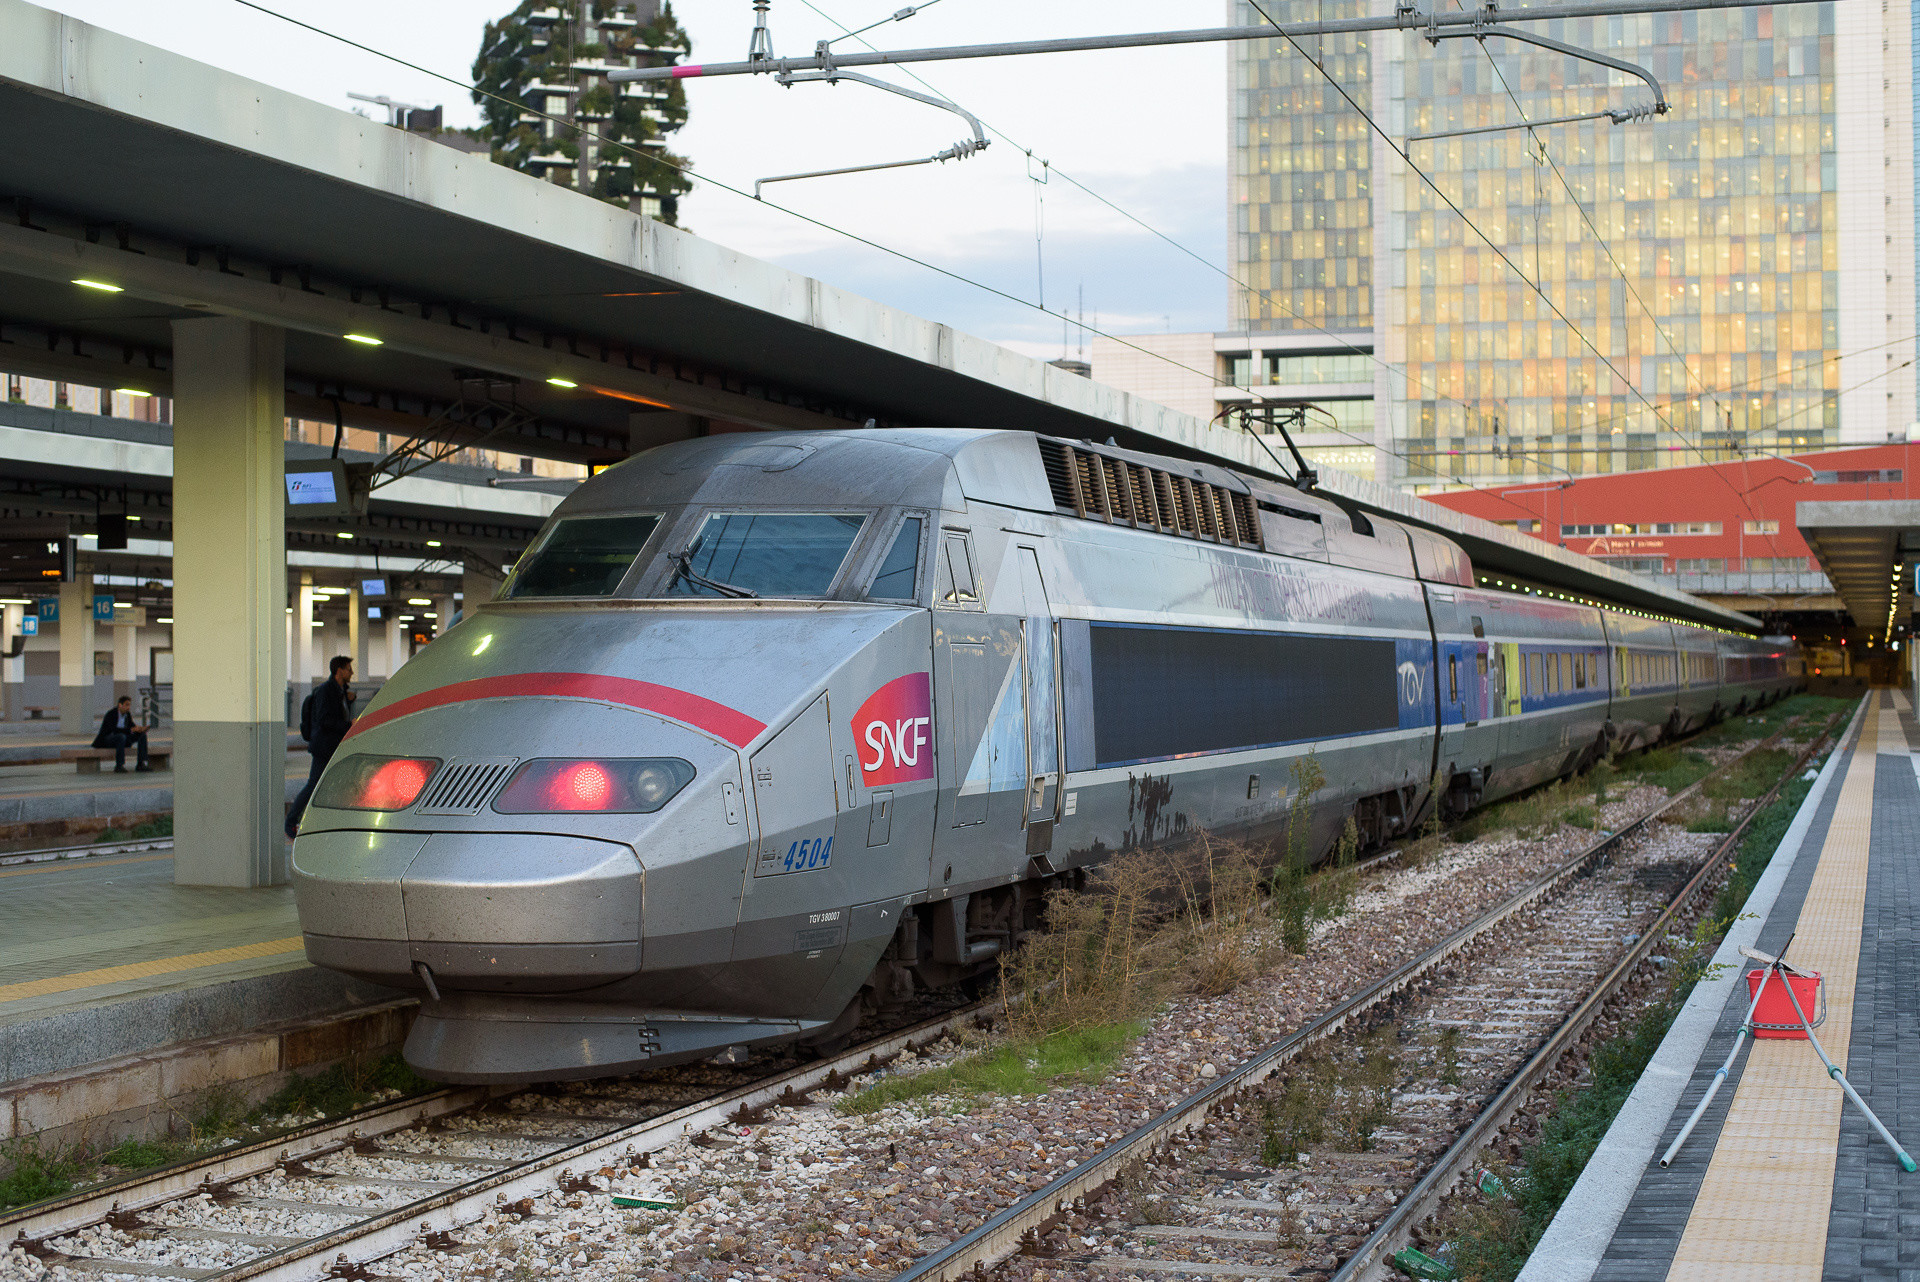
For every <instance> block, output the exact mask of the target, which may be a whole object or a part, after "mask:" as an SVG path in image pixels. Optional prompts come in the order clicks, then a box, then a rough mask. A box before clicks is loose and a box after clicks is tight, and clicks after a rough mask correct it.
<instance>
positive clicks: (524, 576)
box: [506, 513, 660, 600]
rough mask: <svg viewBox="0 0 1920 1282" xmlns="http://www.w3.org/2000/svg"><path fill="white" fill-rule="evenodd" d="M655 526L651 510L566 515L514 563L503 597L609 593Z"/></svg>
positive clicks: (657, 522) (618, 582)
mask: <svg viewBox="0 0 1920 1282" xmlns="http://www.w3.org/2000/svg"><path fill="white" fill-rule="evenodd" d="M659 524H660V518H659V516H657V515H655V514H652V513H648V514H646V515H643V516H571V517H567V518H566V519H564V520H562V521H559V522H557V523H556V524H555V525H554V527H553V529H552V530H550V531H548V533H547V537H546V538H544V539H542V540H541V541H540V544H539V546H537V547H536V548H534V550H533V551H532V552H531V553H529V554H528V555H527V556H526V557H525V558H524V559H522V560H521V562H520V564H519V565H518V566H517V567H515V569H514V572H513V581H512V582H511V583H509V584H507V591H506V595H507V598H508V599H509V600H511V599H513V598H516V597H542V596H612V595H613V593H614V590H615V589H616V588H618V587H619V586H620V580H622V579H624V578H626V577H627V568H628V567H629V566H631V565H632V564H633V561H634V558H635V557H637V556H639V555H640V549H641V548H642V547H644V546H645V545H646V542H647V539H648V537H649V536H651V535H652V533H653V531H654V527H655V526H657V525H659Z"/></svg>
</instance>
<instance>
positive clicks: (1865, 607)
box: [1794, 499, 1920, 644]
mask: <svg viewBox="0 0 1920 1282" xmlns="http://www.w3.org/2000/svg"><path fill="white" fill-rule="evenodd" d="M1794 524H1795V525H1796V526H1798V527H1799V529H1800V536H1801V537H1802V538H1804V539H1805V540H1806V541H1807V546H1808V547H1809V548H1811V549H1813V555H1814V556H1815V557H1816V558H1818V560H1819V562H1820V568H1821V569H1822V570H1825V571H1826V573H1827V578H1828V579H1830V580H1832V582H1833V587H1834V590H1835V591H1836V592H1838V593H1839V594H1840V599H1841V601H1843V602H1845V603H1846V607H1847V613H1849V614H1851V615H1852V616H1853V618H1854V622H1856V623H1858V624H1859V625H1860V626H1861V627H1863V628H1866V629H1868V630H1869V631H1873V632H1879V633H1881V635H1882V643H1883V644H1884V643H1885V642H1889V641H1892V640H1893V638H1894V634H1895V632H1896V630H1897V628H1898V627H1899V625H1900V624H1902V623H1904V622H1906V621H1907V619H1908V618H1909V617H1910V616H1911V615H1912V614H1913V609H1914V585H1913V583H1912V581H1911V580H1910V579H1909V577H1908V576H1909V574H1911V572H1912V570H1911V567H1912V566H1913V565H1914V564H1916V563H1917V562H1920V499H1875V500H1872V501H1869V502H1859V503H1801V504H1799V505H1798V506H1796V507H1795V509H1794Z"/></svg>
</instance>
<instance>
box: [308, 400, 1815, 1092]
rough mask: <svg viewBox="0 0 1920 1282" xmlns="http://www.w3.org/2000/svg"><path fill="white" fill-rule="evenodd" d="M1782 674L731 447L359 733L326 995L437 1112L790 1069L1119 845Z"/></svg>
mask: <svg viewBox="0 0 1920 1282" xmlns="http://www.w3.org/2000/svg"><path fill="white" fill-rule="evenodd" d="M1799 680H1800V670H1799V661H1798V659H1797V657H1796V652H1795V651H1794V650H1793V649H1792V647H1791V646H1790V644H1789V643H1787V642H1786V641H1785V640H1784V639H1762V638H1754V637H1747V636H1738V635H1733V634H1730V633H1725V632H1714V631H1708V630H1703V629H1698V628H1691V627H1685V626H1679V625H1674V624H1668V623H1661V622H1654V621H1651V620H1648V619H1644V618H1639V617H1635V616H1631V615H1627V614H1620V613H1612V612H1609V611H1606V610H1600V609H1593V608H1588V607H1585V606H1576V605H1570V604H1563V603H1559V602H1554V601H1549V600H1545V599H1541V598H1538V597H1532V596H1523V595H1515V594H1510V593H1502V592H1494V591H1487V590H1483V589H1481V588H1479V587H1476V586H1475V578H1474V573H1473V568H1472V566H1471V565H1470V564H1469V563H1468V560H1467V557H1466V556H1465V554H1464V553H1463V552H1462V551H1461V550H1460V549H1459V548H1458V547H1457V546H1456V545H1454V544H1453V543H1451V542H1449V541H1448V540H1446V539H1444V538H1441V537H1439V536H1436V535H1434V534H1431V533H1428V532H1425V531H1422V530H1418V529H1413V528H1408V527H1405V526H1402V525H1398V524H1395V523H1392V522H1389V521H1385V520H1381V519H1378V518H1374V519H1368V518H1367V517H1365V516H1363V515H1361V514H1358V513H1349V512H1347V511H1344V510H1342V509H1341V508H1340V507H1338V506H1336V505H1335V504H1334V503H1332V502H1329V501H1327V500H1325V499H1323V498H1320V497H1317V496H1315V495H1314V494H1311V493H1302V492H1297V491H1296V490H1294V489H1291V488H1288V487H1286V486H1283V485H1276V484H1269V483H1267V482H1264V481H1259V480H1252V479H1249V478H1246V477H1243V476H1240V475H1238V474H1235V473H1233V472H1230V471H1227V470H1224V469H1221V468H1218V467H1212V466H1207V465H1204V464H1198V463H1189V462H1182V461H1177V460H1174V459H1170V458H1162V457H1156V456H1152V455H1146V454H1138V453H1132V452H1129V451H1126V450H1122V449H1116V448H1112V447H1107V446H1098V445H1092V444H1087V443H1084V442H1082V443H1069V442H1065V441H1059V440H1053V439H1049V438H1044V437H1036V436H1034V435H1033V434H1031V433H1024V432H1013V431H949V430H934V429H924V430H900V431H846V432H826V433H812V434H805V435H769V436H745V435H735V436H725V437H710V438H705V439H700V440H693V441H686V442H681V443H679V444H675V445H669V446H663V447H661V448H659V449H656V450H652V451H650V452H648V453H646V454H642V455H639V456H637V457H635V458H633V459H631V460H629V461H627V462H625V463H622V464H621V465H620V466H618V467H615V468H613V469H611V470H610V471H607V472H605V473H602V474H601V475H599V476H597V477H595V478H594V479H592V480H590V481H588V482H586V483H585V484H584V485H582V486H581V487H580V488H579V489H578V490H577V491H576V492H575V493H573V494H572V495H571V496H569V497H568V498H567V500H566V501H565V502H564V503H562V504H561V505H560V507H559V509H558V510H557V511H556V513H555V514H554V516H553V518H552V520H551V521H549V523H548V524H547V526H546V527H545V529H544V530H543V531H542V532H541V534H540V536H539V538H538V539H537V541H536V542H535V543H534V544H533V545H532V546H531V547H530V549H529V550H528V552H527V554H526V555H525V556H524V557H523V558H522V559H521V560H520V562H519V564H518V565H517V566H516V567H515V569H514V571H513V573H512V575H511V577H510V578H509V579H508V581H507V583H506V584H505V585H504V587H503V588H502V589H501V591H500V593H499V594H498V596H497V597H496V599H494V600H493V601H490V602H487V603H485V604H484V605H481V606H479V607H478V608H476V609H473V610H472V611H471V612H470V613H469V614H468V615H467V617H466V618H465V619H464V620H463V621H462V622H461V623H460V624H459V625H458V626H457V627H455V628H453V629H452V630H451V631H449V632H448V633H447V634H446V635H445V636H444V637H442V638H441V639H440V640H437V641H435V642H434V643H433V644H432V645H431V646H429V647H427V648H426V649H425V650H424V651H422V652H421V653H420V654H419V655H418V656H416V657H415V658H414V659H413V660H412V661H411V662H409V663H408V664H407V665H406V666H405V667H404V668H402V669H401V670H400V671H399V672H398V673H397V674H396V675H395V676H394V677H393V679H392V680H390V681H389V682H388V683H387V684H386V686H385V688H384V689H383V690H382V691H381V692H380V695H379V697H378V698H377V699H376V700H374V702H373V704H372V706H371V707H370V708H369V709H368V710H367V711H366V713H365V714H364V715H362V716H361V717H360V719H359V720H358V721H357V722H356V723H355V725H354V727H353V729H352V732H351V734H350V735H349V737H348V738H347V740H346V742H345V743H344V745H343V746H342V748H341V749H340V752H339V753H338V754H337V755H336V756H335V758H334V760H333V762H332V763H331V765H329V767H328V768H327V771H326V773H325V775H324V777H323V778H322V780H321V782H320V786H319V788H318V790H317V793H316V795H315V797H314V799H313V803H312V805H311V808H310V809H309V810H308V811H307V813H306V818H305V821H304V823H303V825H302V827H301V830H300V835H299V838H298V840H297V842H296V843H295V846H294V853H293V864H294V880H295V887H296V891H297V895H298V902H299V909H300V918H301V928H302V930H303V931H304V933H305V941H306V949H307V955H308V957H309V958H310V959H311V960H312V961H313V962H315V963H316V964H318V965H321V966H326V967H331V968H333V969H336V970H339V971H344V972H347V973H349V974H351V975H355V976H360V977H363V978H365V979H368V980H373V981H377V982H379V983H381V984H387V985H393V986H397V987H402V988H410V989H414V990H417V991H420V992H422V993H423V996H424V1000H423V1004H422V1007H421V1011H420V1015H419V1018H418V1020H417V1022H416V1023H415V1024H414V1026H413V1030H412V1033H411V1035H410V1036H409V1038H408V1041H407V1045H406V1055H407V1058H408V1060H409V1061H410V1062H411V1063H412V1064H413V1065H414V1066H415V1067H416V1068H418V1069H419V1070H420V1071H421V1072H423V1073H425V1074H427V1075H428V1076H431V1077H435V1078H440V1079H444V1080H449V1081H459V1082H496V1081H530V1080H559V1079H567V1078H579V1077H589V1076H595V1075H600V1074H607V1073H616V1072H622V1071H627V1070H631V1069H633V1068H635V1067H638V1066H643V1065H658V1064H668V1063H675V1062H683V1061H688V1060H693V1059H699V1058H706V1057H711V1056H714V1055H717V1054H722V1053H726V1052H729V1051H732V1050H734V1048H739V1047H752V1046H756V1045H762V1044H768V1043H774V1042H780V1041H788V1040H799V1041H801V1042H803V1043H807V1044H811V1045H814V1046H829V1045H832V1044H833V1043H834V1042H835V1041H836V1040H839V1039H843V1038H844V1037H845V1036H847V1035H848V1034H849V1033H850V1032H851V1030H852V1029H853V1027H854V1025H855V1024H856V1023H857V1021H858V1018H859V1016H860V1014H861V1012H862V1010H863V1009H866V1008H873V1007H885V1006H888V1005H889V1004H893V1003H898V1002H900V1001H903V1000H904V999H906V998H907V997H909V996H911V995H912V993H913V992H914V991H915V990H916V989H917V988H926V987H938V986H945V985H950V984H953V983H956V982H960V981H962V980H965V979H967V978H968V977H970V976H973V975H976V974H979V973H981V972H982V971H984V970H986V969H988V968H990V967H992V966H993V965H994V962H993V959H994V957H995V956H996V955H997V954H999V953H1000V952H1001V951H1002V950H1003V949H1006V948H1008V947H1011V946H1012V945H1013V944H1014V943H1016V942H1017V941H1018V939H1019V937H1020V936H1021V934H1022V933H1023V932H1025V931H1026V930H1029V929H1032V928H1033V927H1034V926H1035V925H1036V924H1037V923H1038V914H1039V909H1040V896H1041V894H1042V892H1043V891H1045V890H1046V889H1048V888H1049V887H1050V886H1053V885H1058V884H1060V883H1061V882H1062V881H1063V880H1067V881H1069V882H1070V881H1071V879H1072V878H1074V877H1076V876H1078V875H1082V873H1081V870H1084V869H1085V868H1087V867H1088V866H1089V865H1092V864H1096V863H1098V862H1100V861H1101V860H1103V859H1105V858H1107V857H1108V856H1109V855H1111V854H1113V853H1114V852H1117V851H1124V850H1127V849H1129V848H1131V847H1136V846H1139V845H1141V844H1150V843H1160V842H1167V841H1170V840H1175V839H1178V838H1179V837H1180V836H1181V835H1182V834H1184V833H1190V832H1192V831H1194V830H1197V829H1205V830H1208V831H1210V832H1213V833H1217V834H1221V835H1226V836H1233V837H1243V838H1250V839H1255V840H1260V839H1270V838H1273V837H1275V836H1277V835H1278V834H1279V833H1280V832H1281V831H1282V829H1283V826H1284V824H1285V816H1286V812H1287V809H1288V806H1289V803H1290V802H1291V801H1293V800H1294V798H1292V797H1290V796H1289V793H1288V789H1289V786H1290V778H1291V776H1290V766H1291V763H1292V761H1293V760H1294V759H1295V758H1297V757H1299V756H1301V755H1302V754H1306V753H1309V752H1311V753H1313V754H1315V757H1316V759H1317V762H1318V764H1319V767H1320V769H1321V770H1322V772H1324V774H1325V776H1326V779H1327V783H1326V785H1325V786H1324V787H1322V788H1321V789H1319V790H1318V791H1317V792H1316V793H1314V794H1313V795H1312V797H1311V798H1310V802H1311V813H1312V816H1313V830H1314V836H1313V848H1314V849H1315V850H1324V849H1326V848H1327V847H1329V846H1330V845H1331V843H1332V842H1333V841H1334V840H1335V839H1336V837H1337V835H1338V833H1339V832H1340V831H1341V830H1342V828H1343V827H1344V825H1345V822H1346V820H1347V819H1348V818H1349V817H1351V818H1353V819H1354V820H1355V821H1356V823H1357V824H1358V826H1359V829H1360V831H1361V833H1362V835H1363V838H1364V840H1365V841H1366V842H1368V843H1369V844H1371V843H1377V842H1379V841H1382V840H1385V839H1387V838H1389V837H1391V836H1393V835H1394V834H1395V833H1398V832H1402V831H1405V830H1407V829H1409V828H1410V827H1412V826H1413V825H1414V824H1416V823H1417V822H1419V820H1420V817H1421V816H1422V815H1423V814H1424V813H1427V812H1428V810H1427V808H1428V807H1433V806H1442V807H1445V808H1446V809H1447V810H1449V811H1451V812H1455V813H1459V812H1464V811H1466V810H1468V809H1470V808H1471V807H1473V806H1475V805H1478V804H1481V803H1483V802H1486V801H1490V800H1492V799H1495V798H1498V797H1501V796H1504V795H1506V794H1509V793H1512V792H1514V791H1516V790H1519V789H1522V788H1526V787H1529V786H1531V785H1534V784H1537V783H1540V782H1542V781H1543V780H1547V779H1551V778H1553V777H1555V776H1559V775H1565V774H1567V773H1569V772H1571V771H1573V770H1575V769H1577V768H1578V767H1580V766H1581V765H1582V764H1583V762H1587V761H1590V760H1592V759H1594V758H1595V757H1596V756H1597V755H1598V754H1600V753H1602V752H1604V751H1605V750H1606V749H1607V747H1608V746H1609V745H1620V744H1625V745H1634V744H1644V743H1650V742H1653V741H1655V740H1658V739H1659V738H1661V737H1663V736H1667V735H1671V734H1674V733H1677V732H1681V731H1684V730H1687V729H1689V728H1691V727H1695V726H1699V725H1702V724H1704V723H1706V722H1708V721H1711V720H1713V719H1714V718H1716V717H1719V716H1723V715H1726V714H1728V713H1732V712H1738V711H1741V710H1744V709H1748V708H1752V707H1755V706H1758V705H1760V704H1764V703H1767V702H1769V701H1771V700H1774V699H1777V698H1779V697H1780V696H1782V695H1783V694H1785V693H1786V692H1788V691H1789V690H1790V689H1792V688H1793V687H1795V686H1796V685H1797V684H1798V683H1799Z"/></svg>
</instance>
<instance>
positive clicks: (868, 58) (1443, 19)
mask: <svg viewBox="0 0 1920 1282" xmlns="http://www.w3.org/2000/svg"><path fill="white" fill-rule="evenodd" d="M1762 2H1763V0H1588V2H1587V3H1583V4H1562V5H1541V6H1539V7H1538V8H1531V9H1504V10H1497V9H1489V8H1477V9H1469V10H1465V11H1461V12H1453V13H1423V12H1421V11H1419V10H1417V9H1414V8H1413V7H1412V6H1411V5H1406V6H1405V7H1402V8H1399V9H1397V10H1396V12H1394V13H1391V14H1383V15H1380V16H1378V17H1368V18H1344V19H1340V20H1338V21H1335V22H1281V23H1263V24H1261V25H1258V26H1251V27H1200V28H1195V29H1191V30H1186V31H1142V32H1135V33H1132V34H1129V35H1112V36H1074V37H1068V38H1065V39H1058V40H1016V41H1012V42H1006V43H1001V44H982V45H944V46H937V47H933V48H926V49H892V50H878V51H875V52H871V53H828V54H825V55H822V54H821V53H819V52H817V51H816V52H814V53H811V54H807V55H804V56H802V57H797V58H756V59H753V60H751V61H748V62H715V63H706V64H699V63H693V64H682V65H680V66H677V67H618V68H615V69H614V70H613V71H611V72H609V73H608V74H607V79H608V80H610V81H615V82H631V81H649V80H685V79H689V78H692V77H696V76H754V75H783V74H786V73H788V72H794V71H829V70H833V69H835V68H839V67H885V66H898V65H900V64H903V63H909V62H952V61H956V60H959V59H964V58H1003V57H1010V56H1015V55H1020V54H1034V53H1083V52H1088V51H1092V50H1099V49H1138V48H1145V47H1150V46H1157V45H1183V44H1212V43H1217V42H1222V41H1235V40H1277V39H1284V38H1286V37H1288V36H1291V37H1293V38H1295V39H1306V38H1309V37H1312V36H1334V35H1348V34H1352V33H1355V32H1364V31H1442V30H1448V29H1451V28H1454V27H1490V26H1496V25H1500V24H1505V23H1509V22H1554V21H1558V20H1561V19H1566V18H1613V17H1624V16H1628V15H1638V14H1646V13H1684V12H1689V11H1692V10H1697V9H1744V8H1755V7H1757V6H1758V5H1759V4H1761V3H1762ZM1768 2H1774V0H1768ZM1777 2H1778V3H1782V4H1811V3H1813V2H1814V0H1777Z"/></svg>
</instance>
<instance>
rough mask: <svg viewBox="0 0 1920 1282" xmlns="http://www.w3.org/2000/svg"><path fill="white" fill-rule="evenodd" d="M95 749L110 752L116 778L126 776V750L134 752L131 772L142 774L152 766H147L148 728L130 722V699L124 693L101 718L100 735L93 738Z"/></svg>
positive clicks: (131, 711)
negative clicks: (111, 750)
mask: <svg viewBox="0 0 1920 1282" xmlns="http://www.w3.org/2000/svg"><path fill="white" fill-rule="evenodd" d="M93 746H94V747H96V748H112V749H113V772H114V773H115V774H117V775H123V774H125V773H127V749H128V747H132V748H133V749H134V752H135V754H136V755H135V758H134V766H133V768H134V771H135V773H138V774H144V773H146V772H147V771H148V770H151V769H152V767H151V766H149V765H148V764H147V727H145V726H143V725H141V724H140V723H139V722H137V721H135V720H134V719H133V696H132V695H126V694H123V695H121V696H120V701H119V702H118V703H116V704H114V705H113V710H112V711H111V712H109V713H107V715H106V716H104V717H102V718H100V733H99V734H96V735H95V736H93Z"/></svg>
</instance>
